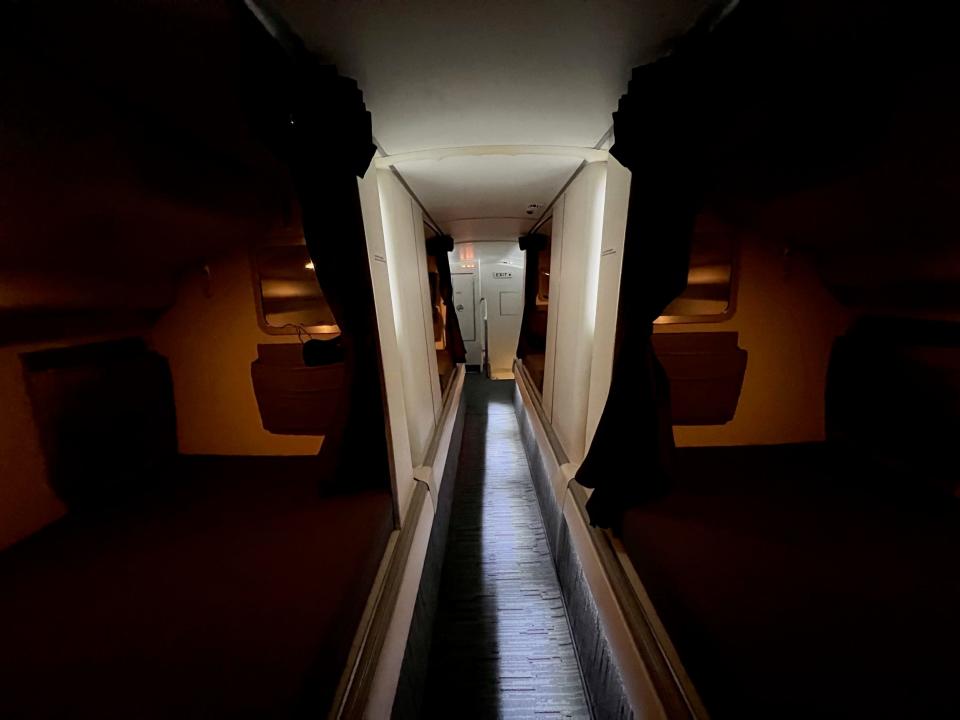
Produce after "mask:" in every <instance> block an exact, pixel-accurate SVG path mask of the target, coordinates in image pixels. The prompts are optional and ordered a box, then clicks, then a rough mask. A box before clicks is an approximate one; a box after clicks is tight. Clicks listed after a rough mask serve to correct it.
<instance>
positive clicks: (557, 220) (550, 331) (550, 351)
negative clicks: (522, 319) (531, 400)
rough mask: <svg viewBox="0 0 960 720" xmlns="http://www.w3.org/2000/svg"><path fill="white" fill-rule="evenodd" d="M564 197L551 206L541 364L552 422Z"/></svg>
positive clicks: (561, 264) (560, 284)
mask: <svg viewBox="0 0 960 720" xmlns="http://www.w3.org/2000/svg"><path fill="white" fill-rule="evenodd" d="M564 205H565V197H564V196H561V197H560V199H559V200H557V204H556V205H554V206H553V233H552V235H551V239H550V295H551V297H552V298H553V299H552V300H551V301H550V304H549V305H548V306H547V346H546V350H545V351H544V352H545V355H544V366H543V402H542V404H543V411H544V412H545V413H546V414H547V417H548V418H549V419H550V421H551V424H552V423H553V391H554V390H553V389H554V375H555V372H556V357H557V314H558V313H557V310H558V306H559V302H560V301H559V298H560V291H561V286H562V277H563V216H564Z"/></svg>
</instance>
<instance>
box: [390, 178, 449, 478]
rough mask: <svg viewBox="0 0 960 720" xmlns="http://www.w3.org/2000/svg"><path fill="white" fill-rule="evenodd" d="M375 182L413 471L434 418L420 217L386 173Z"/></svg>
mask: <svg viewBox="0 0 960 720" xmlns="http://www.w3.org/2000/svg"><path fill="white" fill-rule="evenodd" d="M378 181H379V186H380V211H381V216H382V220H383V238H384V247H385V249H386V258H387V271H388V273H389V276H390V292H391V302H392V305H393V315H394V325H395V329H396V342H397V347H398V348H399V352H400V367H401V373H402V377H403V398H404V408H405V412H406V417H407V431H408V433H409V438H410V451H411V454H412V458H413V464H414V466H416V465H419V464H421V463H422V462H423V457H424V454H425V453H426V451H427V446H428V444H429V443H430V437H431V436H432V434H433V429H434V426H435V425H436V422H437V414H438V413H439V412H440V380H439V375H438V372H437V356H436V350H435V345H434V340H433V315H432V311H431V306H430V289H429V284H428V282H427V251H426V244H425V242H424V235H423V217H422V215H421V211H420V209H419V208H418V207H417V206H416V205H415V204H414V202H413V201H412V200H411V199H410V196H409V195H408V194H407V192H406V190H405V189H404V188H403V186H402V185H400V183H399V181H397V179H396V177H394V175H393V174H392V173H391V172H390V171H389V170H381V171H379V172H378Z"/></svg>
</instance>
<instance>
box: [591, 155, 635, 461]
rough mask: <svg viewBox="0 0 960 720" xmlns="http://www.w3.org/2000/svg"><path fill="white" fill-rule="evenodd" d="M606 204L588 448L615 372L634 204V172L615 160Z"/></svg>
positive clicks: (609, 172)
mask: <svg viewBox="0 0 960 720" xmlns="http://www.w3.org/2000/svg"><path fill="white" fill-rule="evenodd" d="M606 188H607V189H606V193H605V196H604V203H603V235H602V241H601V244H600V268H599V275H598V282H597V310H596V322H595V327H594V331H593V359H592V360H591V363H590V396H589V400H588V405H587V429H586V447H587V448H589V447H590V443H591V442H592V441H593V435H594V433H595V432H596V431H597V423H598V422H600V415H601V413H602V412H603V406H604V405H605V404H606V402H607V394H608V393H609V392H610V375H611V373H612V371H613V343H614V338H615V335H616V331H617V309H618V307H619V301H620V270H621V267H622V266H623V241H624V236H625V234H626V231H627V206H628V204H629V202H630V171H629V170H627V169H626V168H625V167H624V166H623V165H621V164H620V163H619V162H617V161H616V159H614V158H613V157H611V158H610V160H609V162H608V163H607V183H606Z"/></svg>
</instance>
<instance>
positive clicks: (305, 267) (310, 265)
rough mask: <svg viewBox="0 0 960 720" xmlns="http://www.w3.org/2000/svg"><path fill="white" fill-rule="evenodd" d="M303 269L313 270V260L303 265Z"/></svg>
mask: <svg viewBox="0 0 960 720" xmlns="http://www.w3.org/2000/svg"><path fill="white" fill-rule="evenodd" d="M303 269H304V270H313V260H311V261H310V262H308V263H307V264H306V265H304V266H303Z"/></svg>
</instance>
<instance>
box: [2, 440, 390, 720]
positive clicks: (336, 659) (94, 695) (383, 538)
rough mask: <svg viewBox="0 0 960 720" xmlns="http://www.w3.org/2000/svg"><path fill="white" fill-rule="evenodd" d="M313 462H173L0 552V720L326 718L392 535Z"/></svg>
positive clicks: (385, 505)
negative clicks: (323, 477)
mask: <svg viewBox="0 0 960 720" xmlns="http://www.w3.org/2000/svg"><path fill="white" fill-rule="evenodd" d="M315 469H316V459H315V458H254V457H242V458H237V457H232V458H216V457H180V458H178V460H177V462H176V464H175V466H174V469H173V470H172V471H171V477H170V478H169V482H166V483H162V486H163V489H162V491H161V490H157V491H155V492H152V493H148V494H146V495H144V496H141V497H139V498H136V499H131V500H130V501H129V502H127V503H126V504H123V505H119V506H115V507H113V508H112V509H109V510H100V511H97V512H86V513H72V514H71V515H69V516H68V517H67V518H65V519H64V520H63V521H61V522H58V523H56V524H54V525H53V526H51V527H49V528H47V529H45V530H44V531H42V532H40V533H38V534H37V535H35V536H33V537H32V538H29V539H28V540H26V541H24V542H22V543H20V544H18V545H16V546H14V547H12V548H10V549H8V550H7V551H5V552H3V553H2V554H0V587H2V588H3V592H0V638H2V641H0V717H23V718H33V717H53V716H57V717H98V718H121V717H123V718H131V717H137V718H153V717H228V716H229V717H235V716H245V717H289V716H299V715H304V714H310V715H315V716H316V715H319V714H324V713H325V712H326V711H327V709H328V707H329V705H330V702H331V700H332V697H333V693H334V691H335V688H336V685H337V683H338V681H339V678H340V674H341V672H342V670H343V668H344V664H345V662H346V658H347V654H348V652H349V648H350V644H351V641H352V638H353V634H354V631H355V629H356V627H357V625H358V622H359V619H360V616H361V614H362V611H363V607H364V604H365V602H366V599H367V596H368V594H369V592H370V589H371V586H372V583H373V580H374V577H375V575H376V571H377V567H378V565H379V562H380V560H381V558H382V556H383V552H384V549H385V547H386V543H387V539H388V537H389V534H390V532H391V530H392V529H393V509H392V501H391V498H390V495H389V493H388V492H364V493H359V494H353V495H330V496H326V497H323V496H321V494H320V493H319V492H318V490H317V483H316V477H315Z"/></svg>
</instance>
